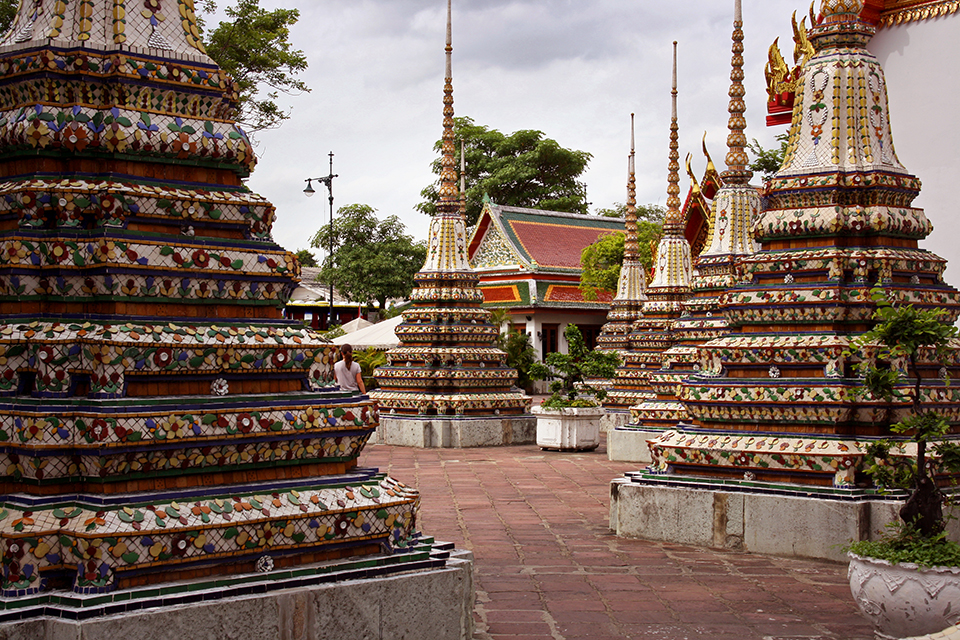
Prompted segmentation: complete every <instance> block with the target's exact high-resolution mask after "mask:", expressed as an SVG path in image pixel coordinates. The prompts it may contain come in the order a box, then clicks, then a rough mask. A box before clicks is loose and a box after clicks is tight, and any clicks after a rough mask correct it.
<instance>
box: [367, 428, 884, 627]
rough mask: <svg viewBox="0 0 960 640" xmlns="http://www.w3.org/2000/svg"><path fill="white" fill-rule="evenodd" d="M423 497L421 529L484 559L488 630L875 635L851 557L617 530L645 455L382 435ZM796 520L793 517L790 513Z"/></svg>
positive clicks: (479, 564)
mask: <svg viewBox="0 0 960 640" xmlns="http://www.w3.org/2000/svg"><path fill="white" fill-rule="evenodd" d="M360 464H361V466H371V467H379V468H380V469H381V470H383V471H388V472H389V473H390V475H391V476H393V477H394V478H396V479H397V480H400V481H401V482H404V483H406V484H408V485H412V486H415V487H417V488H418V489H419V490H420V492H421V494H422V497H423V502H422V505H421V512H420V513H421V518H420V529H421V530H422V531H423V532H425V533H427V534H428V535H432V536H434V537H436V538H437V539H438V540H447V541H451V542H454V543H456V545H457V546H458V547H460V548H462V549H469V550H471V551H473V553H474V554H475V556H476V589H477V604H476V608H475V620H476V633H475V635H474V638H475V639H476V640H499V639H506V638H511V639H513V640H532V639H533V638H550V639H553V640H564V639H567V638H590V639H591V640H608V639H613V638H657V639H661V640H681V639H685V638H712V639H716V640H725V639H729V640H762V639H766V640H786V639H801V638H802V639H806V640H810V639H813V638H838V639H840V638H842V639H844V640H872V638H873V634H872V631H871V628H870V625H868V624H867V623H866V622H865V621H864V620H863V619H862V618H861V617H860V615H859V614H858V613H857V610H856V607H855V605H854V604H853V599H852V597H851V596H850V589H849V587H848V586H847V580H846V573H847V568H846V565H840V564H833V563H828V562H821V561H814V560H794V559H785V558H776V557H771V556H760V555H752V554H744V553H731V552H726V551H716V550H712V549H702V548H695V547H685V546H681V545H676V544H667V543H660V542H648V541H644V540H632V539H623V538H617V537H616V536H615V535H613V534H612V533H611V532H610V530H609V529H608V528H607V521H608V517H609V504H610V499H609V483H610V480H611V479H613V478H614V477H616V476H618V475H620V474H622V473H623V472H624V471H628V470H634V469H635V467H636V464H635V463H629V462H611V461H609V460H607V455H606V449H605V442H603V441H602V442H601V445H600V448H599V449H597V450H596V451H593V452H588V453H558V452H547V451H541V450H540V449H539V448H538V447H536V446H535V445H519V446H510V447H491V448H483V449H412V448H404V447H393V446H388V445H368V446H367V447H366V449H365V450H364V453H363V454H362V455H361V458H360ZM783 524H784V526H789V524H790V523H788V522H784V523H783Z"/></svg>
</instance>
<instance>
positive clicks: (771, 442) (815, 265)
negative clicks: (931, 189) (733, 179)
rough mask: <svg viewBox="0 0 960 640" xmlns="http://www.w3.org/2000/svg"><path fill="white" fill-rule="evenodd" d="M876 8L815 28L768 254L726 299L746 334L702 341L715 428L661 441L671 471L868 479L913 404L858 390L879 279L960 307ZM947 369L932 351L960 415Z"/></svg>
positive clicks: (930, 303)
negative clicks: (930, 244) (922, 199)
mask: <svg viewBox="0 0 960 640" xmlns="http://www.w3.org/2000/svg"><path fill="white" fill-rule="evenodd" d="M861 9H862V2H847V3H837V2H824V3H823V5H822V14H823V20H822V21H821V22H820V23H819V24H818V25H816V26H814V27H813V28H811V29H810V31H809V41H810V43H811V44H812V46H813V48H814V53H813V55H812V56H811V57H810V58H809V59H808V60H807V61H806V62H804V63H803V66H802V70H801V75H800V81H799V82H798V85H797V87H798V92H797V95H796V98H795V101H794V109H793V116H792V118H793V120H792V125H791V128H790V134H789V143H788V147H787V152H786V157H785V159H784V163H783V167H782V168H781V170H780V171H779V172H778V173H777V174H776V175H775V176H774V178H773V180H772V185H771V189H770V193H769V195H768V199H767V203H766V208H765V210H764V211H762V212H761V214H760V216H759V217H758V219H757V221H756V223H755V226H754V233H755V237H756V239H757V240H758V242H759V243H760V245H761V250H760V251H758V252H757V253H755V254H754V255H750V256H745V257H743V258H742V260H741V262H740V264H741V271H740V279H739V282H738V283H737V284H736V285H735V286H733V287H732V288H730V289H728V290H727V291H726V293H725V294H724V295H723V296H722V298H721V302H722V305H723V307H724V312H725V314H726V316H727V319H728V321H729V324H730V326H731V328H732V329H733V332H732V333H731V334H730V335H728V336H725V337H721V338H717V339H715V340H712V341H710V342H708V343H706V344H705V345H704V346H703V347H701V348H700V365H701V375H699V376H693V377H691V378H689V379H687V380H686V381H684V382H683V384H682V388H681V390H680V394H679V397H680V400H681V401H682V402H683V403H684V404H685V406H686V408H687V410H688V412H689V415H690V417H691V419H692V420H693V421H694V423H695V425H696V426H697V427H700V429H702V431H701V430H697V429H695V428H690V427H687V426H681V427H679V428H678V429H677V430H675V431H671V432H668V433H666V434H664V435H663V436H662V437H661V438H659V439H657V440H655V441H653V443H652V445H651V451H652V453H653V456H654V459H655V466H656V468H657V469H658V470H659V471H664V472H665V471H668V470H674V471H676V472H677V473H695V474H699V475H703V474H707V475H719V476H726V477H731V476H733V477H747V478H753V477H755V478H757V479H760V480H764V479H768V480H769V479H774V480H777V479H784V478H788V479H790V480H791V481H796V482H802V483H811V484H825V485H831V484H832V485H834V486H838V487H851V486H853V485H854V484H855V483H856V481H857V478H856V472H857V469H858V468H859V467H860V466H861V461H862V457H863V454H862V450H863V442H864V441H866V440H869V439H870V438H872V437H878V436H882V435H885V434H886V432H885V425H886V424H889V423H891V422H895V421H896V420H898V419H899V417H900V416H903V415H905V413H906V412H907V411H908V410H909V407H908V406H907V405H906V404H899V405H893V406H889V405H885V404H883V403H881V402H877V401H873V400H871V399H869V398H867V397H864V396H863V395H862V394H860V393H858V391H859V390H860V389H862V383H861V380H860V379H859V378H858V377H857V372H856V370H855V368H854V367H853V366H852V365H853V364H855V363H854V362H853V361H852V358H851V357H849V356H848V355H847V353H846V352H847V350H848V348H849V346H850V344H851V340H852V339H853V338H855V337H856V336H857V335H859V334H861V333H862V332H863V331H865V330H866V329H867V327H868V326H869V323H870V318H871V315H872V313H873V309H874V305H873V303H872V301H871V298H870V295H869V291H870V289H871V288H872V287H874V286H881V287H883V288H884V289H885V290H886V292H887V294H888V296H889V297H890V298H892V299H893V300H896V301H901V302H904V303H912V304H915V305H916V306H918V307H923V308H941V309H944V310H946V311H947V314H948V316H947V317H948V319H949V321H951V322H952V321H954V320H956V318H957V315H958V313H960V306H958V299H957V292H956V290H955V289H954V288H953V287H950V286H949V285H947V284H946V283H944V282H943V279H942V273H943V270H944V264H945V263H944V260H943V259H941V258H939V257H937V256H935V255H933V254H931V253H930V252H928V251H926V250H923V249H921V248H919V247H918V241H919V240H920V239H922V238H924V237H925V236H927V235H928V234H929V233H930V232H931V228H932V227H931V224H930V222H929V221H928V220H927V218H926V216H925V214H924V212H923V211H922V210H921V209H917V208H915V207H912V206H911V203H912V202H913V199H914V198H915V197H916V196H917V194H918V193H919V190H920V183H919V180H918V179H917V178H916V177H915V176H913V175H911V174H910V173H909V172H908V171H907V169H906V168H904V167H903V166H902V165H901V163H900V161H899V160H898V159H897V155H896V153H895V151H894V146H893V137H892V133H891V127H890V117H889V115H888V108H887V88H886V83H885V81H884V76H883V69H882V68H881V67H880V64H879V63H878V62H877V60H876V58H874V56H873V55H871V54H870V53H869V52H868V51H867V49H866V44H867V42H868V41H869V39H870V37H871V36H872V34H873V32H874V29H873V27H871V26H870V25H868V24H866V23H865V22H863V21H861V20H860V18H859V16H858V14H859V11H860V10H861ZM894 365H895V366H897V363H894ZM944 365H945V366H944V367H943V369H941V364H939V363H936V362H935V361H934V360H933V359H931V357H930V354H926V355H925V356H924V361H923V362H922V363H921V369H923V371H924V373H923V378H924V380H923V383H922V390H921V394H922V400H923V402H924V404H926V405H927V406H932V405H934V404H935V405H936V406H937V408H938V410H941V411H943V412H945V413H946V414H947V415H948V416H949V419H950V420H951V421H952V422H955V421H956V420H957V418H958V406H960V392H958V391H957V386H956V384H953V385H948V384H945V382H944V381H943V380H942V379H941V378H942V377H943V376H944V375H946V374H949V375H950V377H954V378H955V377H956V373H957V352H956V351H954V352H952V353H951V354H950V355H949V357H948V358H947V361H946V362H945V363H944ZM884 416H887V419H885V418H884Z"/></svg>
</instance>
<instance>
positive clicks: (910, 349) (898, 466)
mask: <svg viewBox="0 0 960 640" xmlns="http://www.w3.org/2000/svg"><path fill="white" fill-rule="evenodd" d="M871 296H872V298H873V300H874V302H876V304H877V309H876V311H875V312H874V316H873V319H874V320H875V321H876V324H875V325H874V327H873V328H872V329H871V330H870V331H868V332H867V333H866V334H864V335H863V336H862V337H861V338H859V339H858V340H856V341H855V342H854V344H853V346H854V347H855V348H859V349H860V350H862V351H870V350H874V358H872V359H871V360H868V361H867V363H866V364H865V366H863V367H862V370H863V373H864V386H865V387H866V388H867V389H868V390H869V391H870V393H871V394H872V395H873V396H874V397H877V398H882V399H884V400H886V401H887V402H896V401H899V402H903V401H907V402H909V403H910V415H909V416H908V417H907V418H906V419H904V420H901V421H900V422H898V423H897V424H895V425H893V426H892V427H891V428H890V430H891V431H892V432H893V433H895V434H900V435H908V436H909V437H910V438H911V439H912V440H913V441H914V442H915V443H916V444H917V453H916V457H915V458H913V459H911V458H909V457H905V456H904V455H903V453H904V451H903V447H902V443H895V442H893V441H891V440H887V439H884V440H880V441H878V442H876V443H874V444H872V445H871V446H870V447H869V448H868V451H867V453H868V456H869V457H871V458H872V459H873V463H872V464H871V465H870V466H869V467H868V469H867V473H868V474H870V475H871V476H872V477H873V479H874V482H875V483H877V484H879V485H881V486H884V487H887V488H899V489H904V490H906V491H908V492H909V498H908V499H907V501H906V502H905V503H904V505H903V507H902V508H901V509H900V519H901V520H902V522H903V524H904V526H905V528H904V529H903V530H902V533H901V539H900V540H899V541H898V542H900V543H902V542H904V541H905V540H910V539H911V538H913V537H915V536H917V535H919V536H920V537H922V538H932V537H936V536H939V535H940V534H941V533H942V532H943V529H944V518H943V502H944V496H943V493H942V492H941V491H940V489H939V487H938V486H937V483H936V481H935V480H934V479H933V478H932V477H930V473H929V465H928V459H927V455H928V454H927V446H928V445H930V446H934V448H935V450H936V452H937V453H938V454H939V461H938V462H939V464H940V465H941V466H944V467H946V468H947V470H949V471H951V472H952V473H957V472H960V444H958V443H956V442H954V441H941V442H939V443H937V444H936V445H933V444H932V443H934V442H936V441H937V440H940V439H942V438H943V437H944V436H946V435H947V434H948V433H949V431H950V423H949V422H948V421H947V419H946V418H945V417H944V415H943V414H942V413H940V412H939V411H937V410H935V409H934V410H929V409H928V410H925V409H924V407H923V393H922V388H921V374H920V365H921V359H922V360H930V359H933V360H934V361H935V362H937V363H938V364H939V363H943V362H946V361H947V359H948V358H949V356H950V351H951V350H952V348H953V340H954V339H955V338H956V337H957V336H958V329H957V327H955V326H954V325H953V324H951V323H950V322H949V320H948V319H947V317H946V316H947V312H946V311H945V310H944V309H918V308H916V307H914V306H913V305H912V304H899V303H892V302H890V301H889V300H888V299H887V296H886V293H885V292H884V291H883V290H882V289H879V288H877V289H873V290H872V291H871ZM921 350H923V351H924V352H925V353H923V354H921ZM897 361H905V363H906V366H905V367H904V370H903V371H900V370H899V368H898V367H897V366H896V365H895V363H896V362H897ZM924 364H926V363H924ZM911 378H912V380H911ZM903 382H906V383H907V384H906V385H903V384H902V383H903ZM928 384H929V383H928ZM894 449H899V450H900V451H899V452H900V455H899V456H893V455H891V451H892V450H894ZM855 552H856V551H855Z"/></svg>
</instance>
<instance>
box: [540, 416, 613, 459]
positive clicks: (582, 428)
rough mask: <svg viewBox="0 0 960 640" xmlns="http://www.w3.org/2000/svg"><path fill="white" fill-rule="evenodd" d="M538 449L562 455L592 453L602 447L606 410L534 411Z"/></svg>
mask: <svg viewBox="0 0 960 640" xmlns="http://www.w3.org/2000/svg"><path fill="white" fill-rule="evenodd" d="M533 414H534V415H535V416H537V445H538V446H540V447H541V448H543V449H559V450H560V451H592V450H593V449H596V448H597V447H598V446H599V445H600V418H601V417H602V416H603V408H602V407H567V408H565V409H544V408H543V407H534V408H533Z"/></svg>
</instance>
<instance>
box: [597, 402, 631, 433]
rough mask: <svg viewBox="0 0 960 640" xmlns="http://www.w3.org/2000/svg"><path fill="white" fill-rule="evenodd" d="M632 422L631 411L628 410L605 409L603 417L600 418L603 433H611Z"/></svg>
mask: <svg viewBox="0 0 960 640" xmlns="http://www.w3.org/2000/svg"><path fill="white" fill-rule="evenodd" d="M628 422H630V411H629V410H627V409H611V408H609V407H604V408H603V417H601V418H600V431H601V432H602V433H611V432H612V431H613V430H614V429H616V428H617V427H622V426H623V425H625V424H627V423H628Z"/></svg>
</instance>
